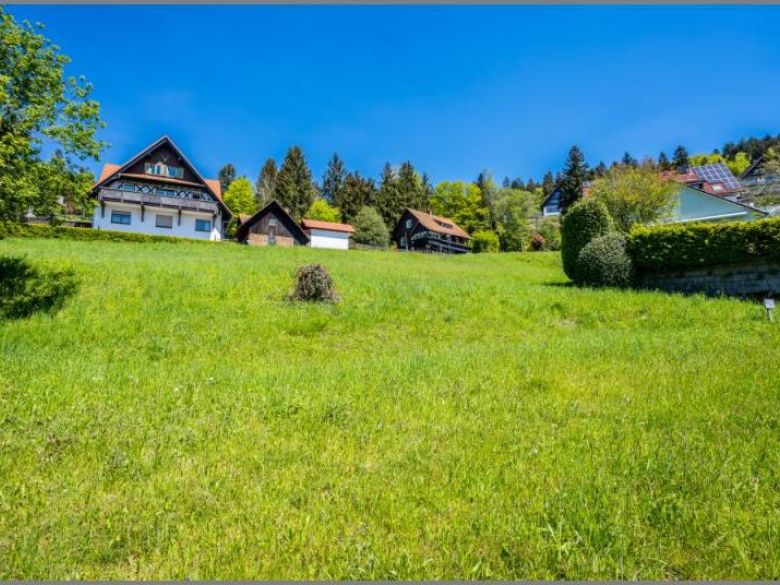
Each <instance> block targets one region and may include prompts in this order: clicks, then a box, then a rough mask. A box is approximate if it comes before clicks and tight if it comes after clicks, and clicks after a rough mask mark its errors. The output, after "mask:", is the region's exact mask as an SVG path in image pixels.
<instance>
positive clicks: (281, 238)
mask: <svg viewBox="0 0 780 585" xmlns="http://www.w3.org/2000/svg"><path fill="white" fill-rule="evenodd" d="M236 239H237V240H238V241H240V242H244V243H246V244H250V245H253V246H288V247H289V246H296V245H300V246H305V245H306V244H308V243H309V236H307V235H306V233H305V232H304V231H303V230H302V229H301V227H300V226H299V225H298V224H297V223H296V222H295V220H294V219H293V218H292V217H291V216H290V214H289V213H287V212H286V211H285V210H284V208H283V207H282V206H281V205H279V203H278V202H276V201H271V202H270V203H269V204H268V205H266V206H265V207H263V208H262V209H261V210H260V211H258V212H257V213H255V214H254V215H253V216H251V217H249V218H248V219H246V220H245V221H242V222H241V225H239V226H238V229H237V230H236Z"/></svg>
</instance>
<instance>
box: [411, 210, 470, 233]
mask: <svg viewBox="0 0 780 585" xmlns="http://www.w3.org/2000/svg"><path fill="white" fill-rule="evenodd" d="M408 211H409V213H411V214H412V215H413V216H414V217H415V218H416V219H417V221H419V222H420V223H421V224H422V225H423V227H425V228H426V229H429V230H430V231H432V232H436V233H438V234H447V235H450V236H456V237H458V238H465V239H467V240H470V239H471V236H470V235H468V234H467V233H466V232H465V231H463V230H462V229H461V228H460V227H458V226H457V225H456V224H455V222H454V221H452V220H451V219H448V218H446V217H440V216H438V215H433V214H432V213H425V212H424V211H418V210H416V209H411V208H409V210H408ZM442 224H446V225H442Z"/></svg>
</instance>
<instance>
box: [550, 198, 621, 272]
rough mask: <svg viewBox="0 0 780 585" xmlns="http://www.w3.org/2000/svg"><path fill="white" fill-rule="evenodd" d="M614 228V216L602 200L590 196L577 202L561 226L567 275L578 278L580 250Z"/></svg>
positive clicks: (563, 256) (562, 257) (562, 253)
mask: <svg viewBox="0 0 780 585" xmlns="http://www.w3.org/2000/svg"><path fill="white" fill-rule="evenodd" d="M613 229H614V223H613V222H612V218H611V217H610V216H609V212H608V211H607V208H606V207H605V206H604V204H603V203H602V202H601V201H599V200H597V199H593V198H590V199H584V200H582V201H579V202H577V203H575V204H574V206H573V207H572V208H571V209H570V210H569V212H568V213H567V214H566V215H565V216H564V218H563V225H562V226H561V259H562V260H563V271H564V272H565V273H566V276H568V277H569V278H571V279H572V280H576V275H577V259H578V258H579V255H580V251H581V250H582V249H583V248H584V247H585V245H586V244H587V243H588V242H590V241H591V240H593V239H595V238H598V237H599V236H603V235H606V234H608V233H609V232H611V231H613Z"/></svg>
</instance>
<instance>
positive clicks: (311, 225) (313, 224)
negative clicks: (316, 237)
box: [301, 219, 355, 234]
mask: <svg viewBox="0 0 780 585" xmlns="http://www.w3.org/2000/svg"><path fill="white" fill-rule="evenodd" d="M301 227H302V228H303V229H305V230H326V231H331V232H346V233H348V234H353V233H355V228H353V227H352V226H351V225H349V224H348V223H333V222H330V221H320V220H318V219H303V220H301Z"/></svg>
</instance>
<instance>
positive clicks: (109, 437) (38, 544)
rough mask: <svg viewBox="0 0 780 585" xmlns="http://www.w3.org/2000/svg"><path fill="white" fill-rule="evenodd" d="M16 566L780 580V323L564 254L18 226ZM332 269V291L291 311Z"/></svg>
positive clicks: (3, 539)
mask: <svg viewBox="0 0 780 585" xmlns="http://www.w3.org/2000/svg"><path fill="white" fill-rule="evenodd" d="M9 253H10V254H27V255H29V256H30V257H31V258H35V259H46V260H51V261H55V262H57V263H63V262H65V263H72V264H73V265H74V266H75V268H76V269H77V271H78V274H79V275H80V278H81V281H82V286H81V289H80V291H79V293H78V296H77V298H75V299H72V300H70V301H69V302H68V304H67V305H66V307H65V309H64V310H63V311H61V312H60V313H59V314H57V315H56V316H54V317H49V316H45V315H37V316H34V317H32V318H29V319H26V320H20V321H12V322H6V323H4V324H3V323H0V357H2V362H0V477H2V482H0V577H2V578H9V577H26V578H32V577H39V578H43V577H57V578H67V577H92V578H94V577H129V578H133V577H146V578H149V577H162V578H183V577H192V578H195V577H198V578H209V577H221V578H244V577H256V578H313V577H319V578H380V577H382V578H392V577H403V578H477V577H494V578H502V577H504V578H506V577H529V578H530V577H541V578H547V577H559V578H573V577H580V578H584V577H629V578H634V577H643V578H653V577H656V578H657V577H743V578H753V577H767V578H768V577H774V578H777V577H780V546H778V544H779V543H780V485H778V484H780V479H779V478H780V474H778V472H777V470H778V468H780V444H779V443H780V433H779V432H778V431H779V430H780V423H779V421H780V414H779V408H778V407H779V406H780V382H778V377H777V373H778V367H777V353H776V348H777V347H778V342H780V329H779V328H778V325H777V324H769V323H767V322H766V320H765V319H764V317H763V314H762V309H761V308H760V307H758V306H756V305H751V304H747V303H742V302H738V301H733V300H705V299H702V298H699V297H693V298H683V297H678V296H668V295H663V294H651V293H632V292H604V291H588V290H576V289H572V288H569V287H566V286H562V285H561V283H562V282H563V281H564V278H563V276H562V274H561V272H560V268H559V258H558V256H557V255H553V254H535V255H530V254H526V255H501V256H471V257H461V258H455V257H453V258H440V257H432V256H418V255H399V254H390V253H370V252H352V253H343V252H328V251H316V250H308V249H295V250H284V249H249V248H241V247H237V246H232V245H219V246H217V245H215V246H213V247H212V246H203V245H190V244H182V245H172V244H120V243H89V242H84V243H81V242H58V241H13V240H6V241H3V242H0V254H9ZM313 260H318V261H321V262H323V263H324V264H325V265H326V266H327V267H328V268H329V269H330V270H331V271H332V274H333V276H334V278H335V280H336V282H337V285H338V286H339V289H340V292H341V294H342V296H343V301H342V303H341V304H340V305H339V306H338V307H337V308H328V307H323V306H296V305H291V304H288V303H287V302H285V301H283V300H281V299H282V297H283V296H284V294H285V293H286V291H287V290H288V289H289V287H290V283H291V273H292V272H293V270H294V268H295V267H296V266H298V265H300V264H302V263H304V262H307V261H313Z"/></svg>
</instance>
